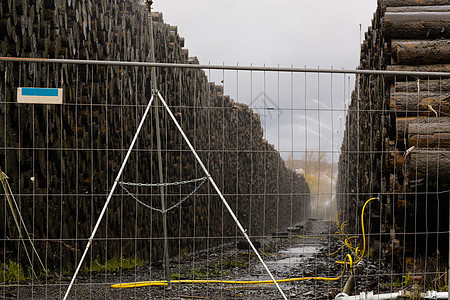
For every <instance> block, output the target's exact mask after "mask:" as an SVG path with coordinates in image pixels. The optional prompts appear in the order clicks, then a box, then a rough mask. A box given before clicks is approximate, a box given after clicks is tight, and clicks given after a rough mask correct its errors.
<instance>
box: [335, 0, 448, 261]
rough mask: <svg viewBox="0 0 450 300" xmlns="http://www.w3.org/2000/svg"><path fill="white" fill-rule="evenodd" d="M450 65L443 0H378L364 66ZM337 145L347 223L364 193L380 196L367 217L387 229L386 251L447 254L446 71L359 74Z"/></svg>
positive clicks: (384, 232) (363, 49) (428, 67)
mask: <svg viewBox="0 0 450 300" xmlns="http://www.w3.org/2000/svg"><path fill="white" fill-rule="evenodd" d="M449 66H450V6H449V5H448V1H447V0H379V1H378V8H377V11H376V12H375V14H374V18H373V20H372V26H371V27H369V30H368V32H367V33H366V34H365V41H364V43H363V44H362V46H361V62H360V68H361V69H364V70H390V71H424V72H426V71H442V72H449V71H450V67H449ZM341 149H342V155H341V158H340V164H339V182H338V185H337V186H338V191H339V206H340V207H341V209H344V210H345V211H346V212H347V216H348V218H349V219H350V220H351V222H350V223H351V224H359V215H358V214H359V212H360V211H361V208H362V205H363V204H364V202H365V201H366V200H367V199H368V198H370V197H377V196H379V197H380V198H381V201H379V202H378V203H377V204H372V208H374V209H372V213H371V218H370V225H371V232H372V233H375V232H380V230H381V234H380V235H379V237H377V238H375V239H380V238H381V242H382V249H383V251H394V252H396V251H398V253H401V252H402V250H403V247H405V251H406V254H407V255H408V254H411V253H414V252H413V251H415V250H417V251H419V252H420V253H422V254H424V255H433V254H435V253H436V251H437V250H439V252H440V253H441V254H443V255H446V254H448V228H449V217H448V214H449V202H450V194H449V188H450V79H448V78H445V77H442V78H439V77H438V78H436V77H429V76H420V77H417V76H374V75H373V76H360V77H357V82H356V89H355V91H354V92H353V95H352V101H351V104H350V107H349V113H348V116H347V124H346V134H345V138H344V141H343V144H342V148H341ZM350 212H352V213H350ZM357 227H359V226H356V225H354V229H355V230H357ZM403 233H405V234H403ZM411 233H414V234H411Z"/></svg>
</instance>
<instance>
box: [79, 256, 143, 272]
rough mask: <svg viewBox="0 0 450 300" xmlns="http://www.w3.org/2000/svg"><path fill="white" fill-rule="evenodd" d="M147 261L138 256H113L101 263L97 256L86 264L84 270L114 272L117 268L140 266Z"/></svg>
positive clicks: (124, 268) (125, 268)
mask: <svg viewBox="0 0 450 300" xmlns="http://www.w3.org/2000/svg"><path fill="white" fill-rule="evenodd" d="M146 263H147V262H146V261H144V260H142V259H140V258H131V257H129V258H125V257H123V256H120V257H113V258H111V259H110V260H108V261H107V262H106V263H105V264H102V263H101V262H100V260H99V259H98V258H96V259H94V261H92V263H91V264H90V265H86V267H85V268H84V272H114V271H118V270H127V269H133V268H135V267H139V266H142V265H144V264H146Z"/></svg>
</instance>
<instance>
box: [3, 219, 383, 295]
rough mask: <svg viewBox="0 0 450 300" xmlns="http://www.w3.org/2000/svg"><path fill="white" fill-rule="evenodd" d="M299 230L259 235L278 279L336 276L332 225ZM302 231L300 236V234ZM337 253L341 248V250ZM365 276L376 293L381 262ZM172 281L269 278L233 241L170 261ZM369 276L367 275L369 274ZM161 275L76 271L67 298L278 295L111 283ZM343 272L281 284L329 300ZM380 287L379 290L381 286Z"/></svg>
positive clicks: (26, 287) (39, 287)
mask: <svg viewBox="0 0 450 300" xmlns="http://www.w3.org/2000/svg"><path fill="white" fill-rule="evenodd" d="M303 230H304V231H303V232H301V233H297V234H296V235H295V236H294V235H292V236H291V237H290V238H265V239H260V240H259V242H260V243H261V254H262V256H263V258H264V260H265V262H266V263H267V265H268V267H269V269H270V270H271V272H272V273H273V274H274V276H275V278H277V279H286V278H298V277H311V276H321V277H330V278H335V277H337V276H339V275H340V274H341V270H342V269H341V265H338V264H336V263H334V261H335V260H336V259H340V258H342V257H341V256H342V254H339V253H338V254H336V255H334V256H333V257H331V256H330V255H329V253H332V252H334V251H335V250H337V249H338V248H339V247H340V245H339V243H338V241H336V239H335V238H333V234H332V233H334V228H333V225H332V223H331V222H329V221H320V220H310V221H308V222H306V223H305V224H304V229H303ZM300 234H301V235H300ZM341 252H342V251H341ZM367 265H368V267H367V268H366V271H365V274H363V275H364V276H361V277H360V278H358V279H357V282H358V284H357V286H358V292H359V291H369V290H375V291H376V292H380V291H381V290H382V289H383V288H382V286H383V284H382V283H381V282H380V277H379V276H377V274H383V273H384V272H383V271H382V270H381V269H380V266H377V265H375V264H374V263H370V262H368V263H367ZM171 273H172V278H173V279H211V280H212V279H213V280H268V279H270V278H269V276H268V275H267V273H266V272H265V270H264V268H263V266H262V265H261V263H260V262H259V261H258V260H257V258H256V256H255V255H254V254H252V253H251V251H250V252H249V251H246V250H239V249H237V247H236V244H235V243H232V244H228V245H226V246H223V247H218V248H215V249H209V250H208V251H197V252H196V254H195V256H192V255H186V256H185V257H184V258H183V259H180V258H173V260H172V261H171ZM368 275H370V276H368ZM163 278H164V273H163V268H162V266H161V265H159V266H158V265H152V266H148V265H146V266H141V267H138V268H136V269H134V270H125V271H122V272H117V273H108V274H104V273H102V274H99V273H97V274H90V275H88V276H86V275H79V276H78V278H77V281H76V286H74V287H73V288H72V291H71V293H70V296H69V299H282V297H281V295H280V293H279V291H278V290H277V288H276V286H275V285H273V284H271V285H269V284H262V285H241V284H239V285H230V284H221V283H205V284H197V283H196V284H174V285H173V286H172V288H171V289H166V288H164V287H160V286H151V287H150V286H147V287H139V288H127V289H117V288H112V287H111V284H116V283H121V282H122V283H129V282H138V281H147V280H150V279H152V280H161V279H163ZM347 278H348V275H347V274H346V276H344V277H343V279H340V280H337V281H318V280H302V281H292V282H287V283H281V284H280V286H281V288H282V289H283V291H284V293H285V294H286V296H287V297H288V298H289V299H333V298H334V296H335V295H336V294H337V293H339V292H340V291H342V289H343V287H344V285H345V281H346V280H347ZM68 283H69V281H68V280H67V279H64V278H59V279H58V278H57V277H56V276H55V277H53V278H52V279H51V280H48V282H47V284H46V283H45V282H36V281H34V282H28V283H26V284H23V285H21V286H20V287H17V286H15V287H14V286H12V287H3V288H2V289H1V290H0V298H4V299H62V298H63V296H64V293H65V291H66V289H67V286H68ZM380 287H381V289H380Z"/></svg>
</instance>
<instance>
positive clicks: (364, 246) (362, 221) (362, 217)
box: [336, 198, 378, 264]
mask: <svg viewBox="0 0 450 300" xmlns="http://www.w3.org/2000/svg"><path fill="white" fill-rule="evenodd" d="M375 199H378V198H370V199H369V200H367V201H366V203H364V205H363V208H362V211H361V227H362V235H363V250H362V253H361V256H360V257H359V258H358V252H359V248H356V249H354V248H353V247H351V246H349V245H348V243H347V242H348V240H349V239H351V238H353V237H350V238H347V239H346V240H345V241H344V244H345V245H346V246H347V247H349V248H350V249H352V250H353V251H354V252H355V256H356V261H355V264H357V263H359V262H360V261H361V260H362V258H363V257H364V254H365V252H366V234H365V230H364V210H365V209H366V206H367V204H369V202H370V201H372V200H375ZM342 224H343V223H342ZM344 227H345V226H344ZM342 228H343V227H342V225H341V229H342ZM341 232H342V231H341ZM341 248H342V247H341ZM341 248H339V250H340V249H341ZM336 263H337V264H344V263H345V261H336Z"/></svg>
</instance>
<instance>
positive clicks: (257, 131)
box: [0, 0, 309, 272]
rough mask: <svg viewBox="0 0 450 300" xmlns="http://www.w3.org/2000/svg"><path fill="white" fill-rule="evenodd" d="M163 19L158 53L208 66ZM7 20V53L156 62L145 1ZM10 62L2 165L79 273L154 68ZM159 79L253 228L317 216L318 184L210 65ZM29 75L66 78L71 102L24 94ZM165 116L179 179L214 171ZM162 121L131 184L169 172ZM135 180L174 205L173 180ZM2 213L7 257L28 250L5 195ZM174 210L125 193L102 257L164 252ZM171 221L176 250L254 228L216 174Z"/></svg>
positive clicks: (97, 254)
mask: <svg viewBox="0 0 450 300" xmlns="http://www.w3.org/2000/svg"><path fill="white" fill-rule="evenodd" d="M152 21H153V25H154V34H155V45H156V60H157V61H158V62H176V63H198V60H197V59H196V58H190V57H189V56H188V50H187V49H184V48H183V46H184V39H183V38H182V37H180V36H179V35H178V33H177V28H176V27H175V26H170V25H168V24H165V23H164V22H163V18H162V14H160V13H153V14H152ZM0 29H1V30H0V45H1V47H0V56H14V57H44V58H75V59H96V60H122V61H148V60H149V53H150V52H149V49H150V47H151V45H150V39H149V37H150V32H149V31H150V30H149V25H148V13H147V9H146V7H145V6H143V5H142V4H141V1H138V0H132V1H130V0H126V1H125V0H116V1H110V0H107V1H92V0H78V1H75V0H54V1H52V0H45V1H35V0H20V1H19V0H3V1H2V2H1V5H0ZM0 73H1V74H0V79H1V84H0V97H1V98H0V101H1V105H0V123H1V124H2V126H1V130H0V167H1V169H2V170H3V171H4V172H5V173H6V174H7V175H8V176H9V178H10V184H11V186H12V190H13V191H14V192H15V193H16V198H17V199H18V201H19V203H20V207H21V211H22V214H23V216H24V219H25V220H27V222H28V223H27V225H28V228H30V230H31V231H32V233H33V237H34V239H35V244H36V248H37V251H38V252H39V253H40V254H41V256H42V257H45V262H46V264H47V267H48V268H49V269H52V270H56V271H57V270H59V271H61V272H62V271H63V270H64V271H67V270H68V269H71V268H73V267H75V266H76V264H77V260H78V259H79V256H80V253H81V250H82V249H84V247H85V245H86V242H87V237H89V235H90V233H91V231H92V228H93V226H94V224H95V222H96V220H97V217H98V216H99V213H100V210H101V209H102V207H103V205H104V203H105V200H106V195H107V194H108V192H109V189H110V188H111V186H112V184H113V181H114V178H115V176H116V174H117V172H118V170H119V167H120V165H121V163H122V161H123V159H124V155H125V153H126V150H127V148H128V146H129V145H130V143H131V140H132V138H133V136H134V134H135V132H136V129H137V125H138V122H139V121H140V118H141V116H142V115H143V111H144V109H145V106H146V105H147V103H148V101H149V99H150V96H151V86H152V85H151V82H150V69H148V68H138V67H118V66H114V67H113V66H86V65H70V64H62V65H57V64H55V65H53V64H52V65H49V64H37V63H0ZM157 80H158V87H159V90H160V92H161V94H162V95H163V96H164V98H165V99H166V100H167V101H168V103H169V105H170V107H171V109H172V110H173V112H174V114H175V116H176V117H177V119H178V121H179V122H180V124H181V126H182V128H183V130H184V131H185V132H186V134H187V136H188V137H189V138H190V140H191V142H192V144H193V145H194V147H195V148H196V149H197V150H198V152H199V155H200V157H201V159H202V160H203V161H204V162H205V164H206V166H207V168H208V170H210V172H211V175H212V176H213V178H214V179H215V181H216V182H217V184H218V186H219V188H220V189H221V191H222V192H223V193H224V194H225V197H226V198H227V199H228V201H229V202H230V204H231V206H232V208H233V210H234V211H235V212H236V213H237V215H238V218H239V220H240V221H241V222H242V224H243V226H244V227H245V228H248V230H249V234H250V235H252V236H259V235H269V234H270V233H271V232H272V231H277V230H279V229H285V228H287V227H288V226H292V225H293V224H295V223H297V222H300V221H302V220H303V218H304V216H305V210H306V207H307V205H308V201H309V188H308V185H307V184H306V181H305V180H304V178H303V177H302V176H299V175H296V174H294V173H293V172H292V171H289V170H288V169H287V168H286V167H285V165H284V162H283V160H282V159H281V157H280V155H279V153H278V152H277V151H276V150H275V149H274V147H273V146H272V145H270V144H269V143H268V142H267V141H265V140H264V139H263V134H262V128H261V122H260V119H259V117H258V115H257V114H255V113H253V112H252V110H251V109H249V108H248V107H247V106H245V105H242V104H239V103H235V102H234V101H233V100H232V99H230V97H229V96H226V95H224V93H223V88H222V86H218V85H215V84H213V83H209V82H208V80H207V77H206V75H205V72H204V71H202V70H188V69H183V70H182V69H173V68H167V69H157ZM19 86H25V87H27V86H38V87H62V88H63V89H64V95H65V96H64V104H63V105H60V106H52V105H30V104H17V103H16V99H15V93H16V88H17V87H19ZM155 105H156V106H159V105H158V103H155ZM160 113H161V120H160V126H161V130H162V154H163V165H164V177H165V181H166V182H177V181H184V180H189V179H193V178H199V177H203V176H204V174H203V173H202V171H201V169H200V167H199V165H198V164H197V163H196V161H195V158H194V156H193V155H192V153H191V152H190V151H189V149H188V147H187V145H186V144H185V143H184V142H183V141H182V138H181V135H180V134H179V132H178V131H177V129H176V127H175V125H174V124H173V123H172V121H171V120H170V118H169V116H168V114H167V113H166V112H165V111H163V110H162V109H161V110H160ZM154 127H155V123H154V119H153V118H152V116H150V117H149V119H148V121H147V122H146V123H145V126H144V128H143V129H142V131H141V134H140V136H139V139H138V142H137V145H136V146H135V149H136V150H135V151H134V152H133V153H132V155H131V157H130V160H129V162H128V164H127V166H126V168H125V171H124V175H123V181H126V182H140V183H150V182H152V183H155V182H159V177H158V167H157V166H158V164H157V150H156V136H155V132H154ZM198 184H199V183H196V184H194V183H191V184H186V185H178V186H170V187H167V190H166V192H167V205H168V206H169V207H170V206H172V205H175V204H177V203H178V202H179V201H181V200H182V199H183V198H184V197H185V196H186V195H188V194H190V193H191V192H192V191H193V190H194V189H195V188H196V185H198ZM129 190H130V192H133V193H136V195H137V196H138V198H139V199H140V200H142V201H144V202H146V203H148V204H149V205H151V206H154V207H156V208H160V197H159V195H158V193H159V189H157V188H153V187H129ZM0 216H1V217H0V218H1V221H0V232H2V234H3V237H2V241H1V242H2V245H1V246H0V248H1V249H2V251H3V250H6V251H3V252H4V253H3V255H4V261H8V259H13V260H16V259H17V250H18V248H19V247H21V246H20V243H19V241H18V240H17V238H18V233H17V230H16V229H15V228H14V222H13V221H12V219H11V215H10V214H9V212H8V210H5V207H4V206H3V205H2V206H1V207H0ZM5 218H6V220H5ZM161 220H162V217H161V214H160V213H158V212H153V211H151V210H149V209H147V208H145V207H143V206H142V205H139V204H137V203H136V201H134V199H133V198H131V197H129V196H128V195H127V194H126V193H125V192H124V191H121V190H118V191H117V192H116V193H115V195H114V196H113V200H112V202H111V203H110V205H109V207H108V211H107V215H106V217H105V219H104V221H103V222H102V224H101V226H100V229H99V232H98V234H97V236H96V238H97V239H96V240H95V241H94V243H93V247H92V252H90V255H91V256H92V258H93V259H96V258H98V259H99V261H100V262H102V263H104V262H106V261H107V260H108V259H111V258H113V257H118V256H120V255H123V256H125V257H134V256H135V255H136V256H137V257H139V258H141V259H143V260H150V261H157V260H159V259H162V257H163V256H162V250H163V247H162V240H161V237H162V222H161ZM168 225H169V233H168V234H169V237H170V238H171V242H170V252H171V255H177V254H179V253H180V251H181V249H183V251H185V250H187V251H189V250H192V249H199V248H205V247H208V246H213V245H217V244H220V243H222V242H226V241H228V240H227V237H230V236H231V237H234V236H239V235H240V233H239V232H238V231H237V228H236V226H235V224H234V222H233V221H232V220H231V218H230V217H229V215H228V212H227V211H226V209H225V208H224V206H223V204H222V203H221V201H220V199H219V197H218V196H217V195H216V194H215V192H214V190H213V189H212V187H211V186H209V184H204V185H203V186H201V187H200V189H198V190H197V192H196V193H195V195H193V196H191V197H190V198H189V199H187V200H186V201H185V202H183V203H182V204H181V205H180V206H179V207H177V208H175V209H173V210H171V211H170V212H168ZM200 237H201V238H200ZM206 237H208V238H206ZM23 252H24V251H20V254H21V255H23ZM21 259H24V260H23V261H24V262H25V263H27V261H26V259H25V257H21ZM87 261H89V260H87Z"/></svg>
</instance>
